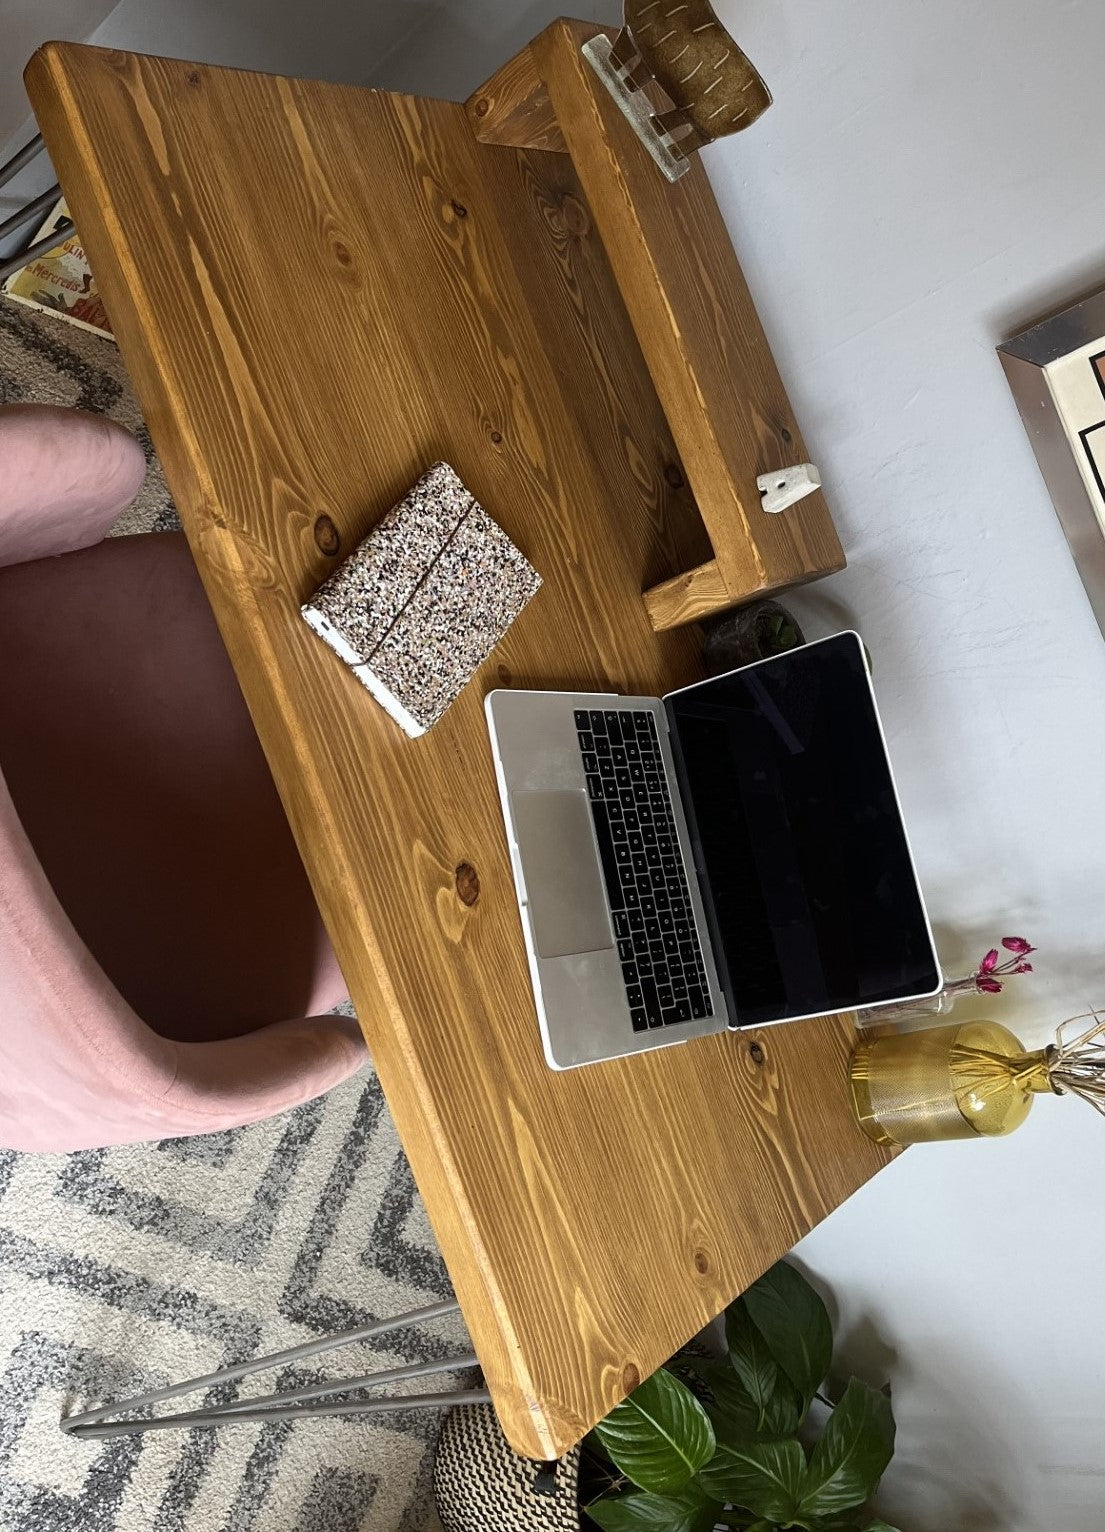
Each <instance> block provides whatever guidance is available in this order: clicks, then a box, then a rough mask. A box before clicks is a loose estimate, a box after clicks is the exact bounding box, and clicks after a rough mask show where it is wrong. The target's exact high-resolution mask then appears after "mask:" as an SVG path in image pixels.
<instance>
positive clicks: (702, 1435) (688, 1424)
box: [435, 1262, 894, 1532]
mask: <svg viewBox="0 0 1105 1532" xmlns="http://www.w3.org/2000/svg"><path fill="white" fill-rule="evenodd" d="M725 1342H726V1344H725V1349H724V1351H723V1352H722V1353H721V1354H719V1355H716V1356H705V1355H699V1354H695V1353H692V1352H683V1353H681V1354H680V1355H679V1356H678V1357H676V1358H675V1359H674V1361H672V1362H671V1363H670V1364H669V1365H668V1367H666V1368H661V1369H660V1371H659V1372H657V1373H656V1374H654V1376H653V1377H651V1378H649V1379H647V1380H646V1381H645V1382H644V1383H642V1384H641V1385H640V1387H639V1388H637V1389H635V1390H634V1392H633V1393H632V1394H630V1396H629V1397H628V1398H627V1399H625V1400H624V1401H623V1402H622V1403H621V1404H619V1405H618V1406H617V1407H616V1408H615V1409H614V1410H612V1411H611V1413H610V1414H609V1415H608V1416H607V1417H606V1419H605V1420H603V1421H602V1422H600V1424H599V1425H598V1426H597V1427H596V1428H595V1430H594V1431H593V1432H592V1433H591V1435H590V1436H589V1437H588V1438H587V1439H586V1441H585V1442H584V1444H583V1448H582V1450H580V1449H579V1448H577V1449H575V1451H573V1452H572V1453H570V1454H569V1455H568V1456H567V1457H566V1458H565V1459H563V1460H562V1461H561V1462H560V1463H559V1464H549V1465H544V1466H542V1465H535V1464H532V1463H527V1462H526V1460H525V1459H522V1458H518V1457H516V1456H515V1455H514V1454H513V1453H512V1452H511V1450H510V1448H509V1446H508V1445H507V1443H506V1441H505V1439H504V1438H503V1437H502V1433H501V1432H500V1431H499V1429H498V1425H497V1423H496V1422H495V1418H494V1415H493V1413H492V1411H491V1410H490V1408H489V1407H487V1406H474V1407H468V1408H467V1409H466V1410H464V1411H461V1410H454V1411H453V1412H452V1414H451V1415H450V1417H449V1419H448V1421H447V1422H446V1426H445V1430H444V1432H443V1436H442V1446H441V1448H440V1449H439V1456H438V1464H437V1469H436V1472H435V1484H436V1488H437V1493H438V1508H439V1510H440V1512H441V1516H442V1521H443V1523H444V1525H445V1528H446V1532H477V1529H478V1532H485V1529H486V1528H488V1527H491V1526H494V1527H496V1528H497V1529H507V1528H514V1527H518V1528H519V1529H522V1528H524V1529H525V1532H538V1529H541V1532H545V1529H548V1532H561V1529H568V1528H571V1529H576V1528H579V1529H581V1532H586V1529H587V1528H588V1527H591V1528H594V1527H599V1528H603V1529H605V1532H715V1529H716V1528H724V1529H726V1532H730V1529H740V1532H776V1529H781V1528H797V1529H804V1532H894V1529H893V1528H889V1527H888V1526H887V1524H886V1523H885V1522H882V1521H879V1520H878V1518H877V1517H873V1516H872V1515H871V1514H870V1513H869V1512H868V1511H867V1510H866V1509H865V1508H866V1506H867V1504H868V1502H869V1500H870V1498H871V1496H872V1494H873V1493H874V1492H875V1489H876V1487H877V1485H878V1483H879V1480H880V1478H881V1477H882V1474H883V1472H884V1470H885V1468H886V1465H887V1464H888V1463H889V1461H890V1458H891V1454H892V1453H893V1450H894V1417H893V1414H892V1412H891V1408H890V1399H889V1396H888V1394H887V1392H886V1391H885V1390H879V1389H875V1388H872V1387H870V1386H869V1385H867V1384H865V1383H861V1382H860V1381H859V1380H858V1379H856V1378H852V1379H851V1381H850V1382H849V1383H848V1386H847V1387H846V1388H845V1389H844V1391H843V1393H841V1395H840V1397H839V1399H838V1400H837V1402H836V1404H835V1406H834V1405H832V1404H831V1403H830V1401H829V1400H828V1399H826V1398H825V1397H824V1396H823V1395H822V1394H821V1393H820V1392H819V1390H820V1389H821V1386H822V1384H823V1382H824V1380H825V1377H826V1376H827V1374H828V1372H829V1369H830V1365H831V1362H832V1349H833V1337H832V1326H831V1324H830V1322H829V1316H828V1313H827V1312H826V1309H825V1305H824V1304H823V1303H822V1301H821V1299H820V1298H819V1297H818V1295H817V1294H816V1293H815V1292H814V1290H813V1288H812V1287H811V1286H810V1285H809V1283H808V1282H807V1281H806V1280H805V1278H804V1277H803V1276H802V1275H801V1273H800V1272H799V1271H797V1270H796V1269H795V1268H794V1267H793V1266H790V1265H788V1264H787V1263H786V1262H780V1263H779V1264H778V1265H777V1266H774V1267H772V1269H771V1270H770V1271H769V1272H768V1273H767V1274H766V1276H764V1277H761V1279H760V1280H759V1282H757V1283H756V1284H755V1285H754V1286H753V1287H751V1288H749V1290H748V1292H747V1293H745V1294H744V1296H743V1297H741V1298H738V1299H737V1300H736V1302H735V1303H732V1304H730V1306H729V1308H728V1309H727V1311H726V1314H725ZM826 1408H827V1409H828V1411H829V1413H828V1415H827V1418H826V1419H824V1421H823V1422H822V1423H821V1424H820V1429H815V1427H814V1421H813V1418H812V1416H811V1409H815V1410H816V1412H817V1414H818V1416H820V1415H821V1414H822V1413H823V1411H824V1409H826Z"/></svg>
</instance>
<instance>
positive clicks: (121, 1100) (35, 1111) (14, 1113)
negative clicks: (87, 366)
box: [0, 405, 365, 1151]
mask: <svg viewBox="0 0 1105 1532" xmlns="http://www.w3.org/2000/svg"><path fill="white" fill-rule="evenodd" d="M144 472H145V463H144V460H143V457H142V452H141V449H140V448H139V446H138V444H137V443H136V442H135V441H134V439H133V438H132V437H131V436H130V435H129V434H128V433H127V432H126V431H124V430H123V429H122V428H121V427H119V426H116V425H115V424H113V423H112V422H110V421H107V420H104V419H101V418H99V417H97V416H94V415H87V414H83V413H81V412H78V411H75V410H60V409H52V408H48V407H45V406H35V405H26V406H19V405H17V406H10V407H6V408H3V409H0V1145H3V1146H6V1147H9V1148H14V1149H24V1150H52V1151H59V1150H69V1149H84V1148H94V1147H100V1146H103V1145H108V1144H122V1143H131V1142H135V1141H140V1140H145V1139H151V1138H168V1137H184V1136H187V1135H190V1134H196V1133H209V1132H214V1131H215V1130H217V1129H220V1128H229V1127H236V1126H239V1125H241V1124H242V1123H247V1122H253V1121H255V1120H257V1119H258V1118H261V1117H267V1116H270V1115H272V1114H273V1113H276V1112H281V1111H284V1110H285V1109H286V1108H288V1107H292V1106H295V1105H297V1104H298V1103H300V1102H302V1101H306V1100H308V1099H310V1098H311V1097H312V1096H317V1095H320V1094H322V1092H324V1091H326V1090H328V1089H330V1087H331V1086H333V1085H336V1084H337V1083H338V1082H339V1081H341V1080H344V1079H345V1078H346V1077H347V1076H349V1075H350V1074H352V1073H353V1072H354V1071H355V1070H357V1069H358V1068H359V1067H360V1066H361V1064H362V1063H363V1062H364V1060H365V1051H364V1046H363V1043H362V1041H361V1036H360V1031H359V1029H358V1027H357V1025H356V1023H355V1022H353V1021H351V1020H348V1019H346V1018H344V1017H340V1016H329V1015H322V1014H320V1013H322V1012H325V1011H328V1010H329V1009H331V1008H332V1006H333V1005H334V1004H336V1003H337V1002H338V1001H340V1000H341V999H342V998H344V995H345V988H344V985H343V982H342V978H341V973H340V971H339V969H338V966H337V963H336V961H335V958H334V955H333V952H332V950H331V948H330V944H329V942H328V940H327V938H326V934H325V932H324V930H323V927H322V923H321V920H320V918H319V915H318V911H317V909H316V906H315V903H314V899H313V897H312V895H311V890H310V887H309V885H308V883H307V878H306V875H305V873H304V871H303V867H302V864H301V863H300V860H299V856H298V853H297V851H296V848H295V845H294V842H293V840H292V836H291V832H290V830H289V828H288V824H287V821H286V819H285V817H284V813H283V810H282V808H281V805H280V801H279V799H278V797H277V795H276V791H275V788H274V787H273V784H272V780H271V778H270V776H269V773H268V768H267V766H266V763H265V759H264V756H263V755H262V752H261V749H260V746H259V744H258V742H257V738H256V735H255V734H254V732H253V728H252V726H251V724H250V720H249V715H248V713H247V711H246V707H245V703H244V702H243V700H242V695H241V692H240V691H239V690H238V685H237V681H236V679H235V676H234V672H233V670H232V669H231V666H230V662H229V660H228V658H227V655H226V652H225V650H224V649H223V646H222V643H221V641H220V639H219V635H218V632H217V630H216V627H215V623H214V619H213V618H212V616H211V612H210V608H209V607H208V604H207V601H206V598H205V596H204V593H203V590H202V587H201V585H200V582H199V578H198V576H197V574H196V571H195V566H194V564H193V563H192V559H191V557H190V555H189V552H188V547H187V544H186V543H185V540H184V538H183V536H182V535H181V534H180V533H149V534H144V535H142V536H138V537H120V538H109V539H107V540H106V541H105V540H103V539H104V534H105V533H106V531H107V529H108V528H109V527H110V526H111V524H112V522H113V521H114V520H115V519H116V517H117V516H118V514H119V512H120V511H121V510H122V509H123V507H124V506H125V505H126V504H127V503H128V502H129V501H130V500H131V499H133V497H134V495H135V494H136V493H137V491H138V489H139V487H140V486H141V483H142V478H143V475H144ZM303 1017H307V1018H308V1019H307V1020H302V1019H298V1020H297V1019H293V1018H303Z"/></svg>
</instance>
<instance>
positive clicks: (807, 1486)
mask: <svg viewBox="0 0 1105 1532" xmlns="http://www.w3.org/2000/svg"><path fill="white" fill-rule="evenodd" d="M893 1455H894V1416H893V1413H892V1411H891V1409H890V1400H889V1399H888V1398H887V1396H886V1395H885V1394H884V1393H880V1391H879V1390H878V1389H877V1388H870V1387H868V1385H867V1384H866V1383H860V1382H859V1380H858V1379H857V1378H853V1379H852V1380H851V1382H850V1383H849V1384H848V1387H847V1388H846V1389H845V1390H844V1393H843V1395H842V1397H841V1400H840V1403H839V1404H838V1405H837V1407H836V1409H835V1410H833V1413H832V1414H831V1415H830V1416H829V1418H828V1420H827V1421H826V1423H825V1429H824V1431H823V1432H822V1433H821V1438H820V1440H819V1441H818V1443H817V1446H816V1447H815V1448H814V1449H813V1453H812V1455H811V1457H810V1466H809V1468H808V1469H807V1471H806V1478H805V1483H804V1484H803V1486H802V1499H801V1512H802V1514H803V1515H807V1514H808V1515H813V1516H828V1515H831V1514H832V1513H833V1512H834V1511H847V1510H850V1509H851V1508H852V1507H853V1506H857V1505H863V1503H864V1501H866V1500H869V1499H870V1497H871V1496H872V1494H874V1491H875V1487H876V1485H877V1484H878V1482H879V1480H880V1479H881V1478H882V1476H883V1473H884V1472H885V1469H886V1465H887V1464H888V1463H889V1462H890V1459H891V1458H892V1457H893Z"/></svg>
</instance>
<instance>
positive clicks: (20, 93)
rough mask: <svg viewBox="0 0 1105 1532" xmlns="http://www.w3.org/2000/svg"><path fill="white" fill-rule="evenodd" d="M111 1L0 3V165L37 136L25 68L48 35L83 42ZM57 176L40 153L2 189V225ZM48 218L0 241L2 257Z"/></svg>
mask: <svg viewBox="0 0 1105 1532" xmlns="http://www.w3.org/2000/svg"><path fill="white" fill-rule="evenodd" d="M114 3H115V0H0V164H2V163H3V162H4V161H5V160H7V159H8V158H9V157H10V156H11V155H13V154H14V153H15V152H16V151H17V150H18V149H22V147H23V145H24V144H25V143H27V142H28V141H29V140H30V139H31V138H32V137H33V135H34V133H35V132H36V128H35V122H34V116H33V114H32V112H31V103H30V102H29V101H28V100H27V93H26V91H25V90H24V89H23V68H24V66H25V64H26V62H27V60H28V59H29V58H30V56H31V54H32V53H33V52H34V51H35V49H36V48H37V47H38V46H39V44H40V43H42V42H45V40H46V39H47V38H49V37H56V38H61V39H63V40H64V41H66V42H83V41H85V40H86V39H87V38H88V37H89V35H90V34H91V33H92V32H93V31H94V30H95V28H96V27H97V26H98V25H99V24H100V22H101V21H103V19H104V17H105V16H107V14H108V12H109V11H110V10H111V8H112V6H113V5H114ZM55 179H56V177H55V176H54V173H53V170H52V168H51V166H50V163H49V161H48V160H47V158H46V156H45V155H44V154H40V155H38V156H37V158H36V159H34V160H32V161H31V163H30V164H29V165H28V166H27V167H26V169H24V170H22V171H20V173H19V174H18V175H17V176H15V177H13V178H12V180H10V181H9V182H8V183H7V185H6V186H4V187H3V188H2V189H0V222H3V221H4V219H6V218H8V217H10V216H11V215H12V214H14V213H15V212H17V211H18V210H19V209H20V208H23V207H26V205H27V203H28V202H30V201H31V199H32V198H33V197H36V196H37V195H38V193H39V192H43V191H46V190H47V188H48V187H50V186H52V185H53V183H54V181H55ZM45 216H46V215H45V214H44V213H40V214H39V215H38V218H37V219H36V220H35V221H33V222H30V223H27V224H24V225H23V226H22V227H21V228H19V229H17V230H16V231H15V233H14V234H10V235H9V236H8V237H7V239H4V240H0V255H7V254H10V253H13V252H14V251H16V250H20V249H22V248H23V246H24V245H25V244H26V243H27V242H28V241H29V240H30V239H31V237H32V235H33V234H34V233H35V231H36V230H37V228H38V225H39V224H40V223H41V222H42V220H43V218H44V217H45Z"/></svg>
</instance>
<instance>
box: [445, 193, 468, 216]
mask: <svg viewBox="0 0 1105 1532" xmlns="http://www.w3.org/2000/svg"><path fill="white" fill-rule="evenodd" d="M449 206H450V207H451V208H452V209H453V212H454V213H455V214H456V215H457V217H458V218H467V217H468V209H467V208H466V207H465V205H464V203H463V202H458V201H457V200H456V198H455V197H454V198H453V200H452V202H451V203H450V204H449Z"/></svg>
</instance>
